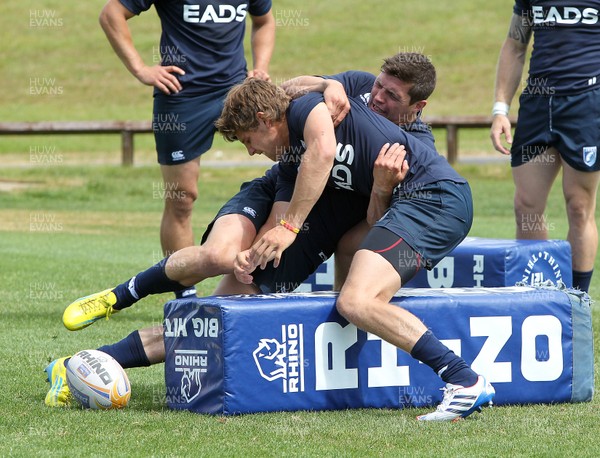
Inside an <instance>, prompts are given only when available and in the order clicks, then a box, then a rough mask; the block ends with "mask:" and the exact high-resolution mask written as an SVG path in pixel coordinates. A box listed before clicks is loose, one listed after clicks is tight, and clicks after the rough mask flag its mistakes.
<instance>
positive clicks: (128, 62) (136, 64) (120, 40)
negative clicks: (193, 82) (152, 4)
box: [99, 0, 185, 94]
mask: <svg viewBox="0 0 600 458" xmlns="http://www.w3.org/2000/svg"><path fill="white" fill-rule="evenodd" d="M133 16H135V15H134V14H133V13H132V12H131V11H129V10H128V9H127V8H125V7H124V6H123V5H122V4H121V2H119V0H108V2H107V3H106V5H104V8H103V9H102V11H101V12H100V17H99V21H100V26H101V27H102V30H104V33H105V34H106V37H107V38H108V41H109V42H110V44H111V46H112V48H113V49H114V51H115V53H116V54H117V56H119V59H121V61H122V62H123V64H124V65H125V67H126V68H127V70H129V72H130V73H131V74H132V75H133V76H135V77H136V78H137V79H138V80H139V81H140V82H142V83H144V84H146V85H148V86H154V87H156V88H158V89H159V90H161V91H162V92H164V93H165V94H170V93H176V92H179V91H180V90H181V89H182V87H181V83H180V82H179V80H178V79H177V77H176V76H175V75H174V73H177V74H180V75H183V74H184V73H185V72H184V71H183V70H182V69H181V68H179V67H176V66H174V65H170V66H165V67H163V66H161V65H154V66H151V67H149V66H147V65H146V64H145V63H144V61H143V60H142V58H141V56H140V54H139V53H138V51H137V50H136V48H135V46H134V44H133V39H132V37H131V31H130V30H129V26H128V25H127V21H128V20H129V19H131V18H132V17H133Z"/></svg>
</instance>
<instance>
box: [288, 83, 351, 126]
mask: <svg viewBox="0 0 600 458" xmlns="http://www.w3.org/2000/svg"><path fill="white" fill-rule="evenodd" d="M281 87H282V88H283V90H284V91H285V92H286V94H287V95H289V96H290V97H291V98H292V99H295V98H298V97H300V96H302V95H304V94H306V93H308V92H321V93H322V94H323V99H324V100H325V105H327V108H328V109H329V113H330V114H331V119H332V120H333V125H334V126H338V125H339V123H341V122H342V120H343V119H344V118H345V117H346V115H347V114H348V112H349V111H350V102H349V101H348V94H346V90H345V89H344V85H343V84H342V83H340V82H339V81H337V80H334V79H329V78H322V77H320V76H310V75H302V76H297V77H295V78H292V79H291V80H287V81H284V82H283V83H282V84H281Z"/></svg>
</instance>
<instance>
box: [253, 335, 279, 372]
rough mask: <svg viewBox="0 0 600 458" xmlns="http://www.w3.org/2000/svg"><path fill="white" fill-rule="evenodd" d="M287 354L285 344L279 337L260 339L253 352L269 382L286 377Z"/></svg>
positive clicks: (259, 369) (258, 365) (257, 364)
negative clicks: (280, 341) (278, 339)
mask: <svg viewBox="0 0 600 458" xmlns="http://www.w3.org/2000/svg"><path fill="white" fill-rule="evenodd" d="M285 355H286V352H285V345H284V344H281V343H279V341H277V339H260V341H259V343H258V347H257V348H256V350H254V352H253V353H252V356H254V362H255V363H256V367H257V368H258V371H259V372H260V375H261V377H262V378H264V379H265V380H268V381H269V382H272V381H273V380H277V379H278V378H285V377H286V372H287V371H286V364H285Z"/></svg>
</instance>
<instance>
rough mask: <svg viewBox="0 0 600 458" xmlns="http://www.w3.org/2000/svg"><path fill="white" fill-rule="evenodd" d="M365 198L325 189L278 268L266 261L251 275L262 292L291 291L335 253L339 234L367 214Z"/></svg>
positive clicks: (367, 202)
mask: <svg viewBox="0 0 600 458" xmlns="http://www.w3.org/2000/svg"><path fill="white" fill-rule="evenodd" d="M368 206H369V199H368V198H366V197H364V196H361V195H359V194H357V193H354V192H349V191H344V190H338V189H333V188H325V190H324V191H323V194H322V195H321V197H320V198H319V200H318V201H317V203H316V204H315V206H314V207H313V209H312V211H311V212H310V214H309V215H308V217H307V219H306V221H305V222H304V225H303V227H302V230H301V231H300V233H299V234H298V236H297V237H296V240H295V241H294V243H293V244H292V245H291V246H290V247H289V248H288V249H287V250H285V251H284V252H283V255H282V257H281V260H280V263H279V267H277V268H276V269H275V268H274V267H273V263H272V262H270V263H269V264H267V267H266V268H265V270H262V269H260V267H259V268H257V269H256V270H255V271H254V272H253V273H252V276H253V278H254V284H255V285H256V286H258V288H259V289H260V291H261V292H263V293H265V294H266V293H274V292H289V291H293V290H295V289H296V288H297V287H298V285H300V284H301V283H303V282H304V281H305V280H306V279H307V278H308V277H309V276H310V275H311V274H312V273H313V272H314V271H315V270H316V269H317V267H319V265H321V263H323V262H325V261H326V260H327V259H329V257H330V256H331V255H332V254H333V253H334V252H335V249H336V247H337V244H338V242H339V240H340V239H341V238H342V236H343V235H344V234H345V233H346V232H348V231H349V230H350V229H352V228H353V227H354V226H356V225H357V224H358V223H359V222H361V221H362V220H364V219H365V218H366V216H367V208H368Z"/></svg>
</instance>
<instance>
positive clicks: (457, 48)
mask: <svg viewBox="0 0 600 458" xmlns="http://www.w3.org/2000/svg"><path fill="white" fill-rule="evenodd" d="M103 3H104V0H91V1H88V2H77V3H75V2H61V1H59V0H45V1H44V2H41V3H40V2H34V1H31V0H24V1H17V0H6V1H3V2H2V4H1V5H0V42H1V43H2V44H3V51H2V53H0V66H1V67H2V69H3V81H4V84H2V85H0V120H2V121H41V120H102V119H124V120H125V119H132V120H142V119H149V118H150V112H151V103H152V101H151V92H152V91H151V89H150V88H148V87H144V86H141V85H140V84H139V83H137V81H135V80H134V79H133V78H132V77H131V76H130V75H129V74H128V73H127V72H126V71H125V70H124V68H123V67H122V65H121V63H120V62H119V61H118V59H117V58H116V56H115V55H114V54H113V52H112V50H110V48H109V45H108V43H107V41H106V39H105V38H104V36H103V34H102V31H101V30H100V28H99V26H98V25H97V15H98V12H99V10H100V8H101V7H102V5H103ZM512 3H513V2H512V0H496V1H494V2H488V1H483V0H454V1H452V2H439V1H432V0H422V1H419V2H416V1H414V2H397V1H391V0H384V1H381V2H365V1H360V0H346V1H344V2H342V1H341V0H332V1H328V2H323V1H317V0H307V1H305V2H294V1H292V0H281V1H279V0H275V2H274V5H275V6H274V13H275V15H276V18H278V19H279V25H278V29H277V33H278V37H277V49H276V54H275V56H274V58H273V62H272V67H271V74H272V76H273V79H274V80H275V81H280V80H284V79H287V78H289V77H292V76H295V75H297V74H303V73H310V74H313V73H317V74H319V73H334V72H338V71H342V70H346V69H361V70H367V71H372V72H377V70H378V68H379V65H380V63H381V59H382V58H383V57H385V56H387V55H390V54H393V53H395V52H397V51H411V50H413V51H420V52H422V53H424V54H426V55H428V56H430V57H431V59H432V61H433V63H434V64H435V65H436V67H437V69H438V75H439V82H438V86H437V89H436V92H435V93H434V95H433V97H432V98H431V100H430V104H429V105H428V107H427V113H429V114H431V115H469V114H488V113H489V111H490V107H491V103H492V92H493V83H494V81H493V80H494V71H495V65H496V59H497V55H498V50H499V47H500V44H501V42H502V40H503V38H504V36H505V34H506V29H507V26H508V19H509V16H510V11H511V10H510V8H511V5H512ZM290 17H296V18H300V19H301V20H300V21H299V22H298V23H297V24H296V25H292V24H290V23H289V22H287V23H286V22H285V21H286V18H287V19H289V18H290ZM131 27H132V29H133V33H134V38H135V41H136V45H137V46H138V49H139V50H140V52H141V53H142V55H143V56H144V57H145V58H146V59H147V61H149V62H150V61H152V60H153V58H154V56H155V48H156V46H157V43H158V41H157V40H158V30H159V24H158V21H157V19H156V17H155V15H154V14H145V15H142V16H140V17H139V18H136V19H134V20H132V21H131ZM39 88H41V89H42V92H54V94H51V93H48V94H43V93H41V94H36V93H35V92H36V90H37V89H39ZM32 89H33V93H32ZM44 89H46V91H44ZM515 108H516V107H515ZM513 109H514V108H513ZM436 136H437V139H438V144H440V145H443V141H444V139H443V136H441V135H440V134H439V133H436ZM119 148H120V146H119V138H118V136H69V137H0V161H2V164H3V165H2V166H0V314H1V319H0V361H1V362H2V364H0V380H1V381H2V383H3V385H4V387H5V388H4V391H3V393H4V394H3V396H1V397H0V416H1V420H0V425H1V430H2V440H1V441H0V456H128V457H129V456H190V455H193V456H227V457H230V456H389V457H392V456H394V457H396V456H422V457H437V456H443V457H446V456H448V457H454V456H490V457H495V456H510V457H513V456H527V457H530V456H539V457H546V456H550V457H563V456H573V457H588V456H589V457H596V456H600V445H598V442H597V439H596V437H597V431H598V407H599V397H598V395H595V396H594V399H593V401H592V402H590V403H585V404H560V405H554V406H548V405H535V406H520V407H519V406H515V407H498V408H494V409H492V410H489V409H487V410H485V411H484V414H483V415H474V416H472V417H471V418H470V419H469V420H468V421H464V422H460V423H457V424H421V423H417V422H416V421H415V420H414V417H415V415H417V414H419V413H422V412H423V410H415V409H411V410H404V411H397V410H385V409H381V410H375V409H364V410H353V411H337V412H295V413H278V414H259V415H246V416H240V417H227V418H222V417H213V416H203V415H195V414H190V413H185V412H174V411H170V410H168V409H167V408H166V405H165V402H164V374H163V367H162V366H161V365H158V366H154V367H151V368H144V369H132V370H129V371H128V374H129V377H130V380H131V382H132V387H133V396H132V400H131V404H130V406H129V407H128V408H127V409H125V410H123V411H118V412H117V411H114V412H112V411H111V412H91V411H82V410H79V409H75V408H72V409H58V410H56V409H48V408H46V407H45V406H44V403H43V399H44V395H45V393H46V391H47V389H48V384H47V383H46V382H45V379H44V375H45V374H44V373H43V371H42V370H43V368H44V366H45V365H46V364H47V363H48V362H49V361H51V360H52V359H54V358H56V357H59V356H63V355H67V354H71V353H73V352H75V351H77V350H80V349H83V348H96V347H98V346H100V345H102V344H105V343H110V342H114V341H116V340H119V339H121V338H122V337H124V336H125V335H127V334H128V333H130V332H131V331H133V330H134V329H138V328H140V327H145V326H150V325H153V324H159V323H161V321H162V315H163V310H162V306H163V304H164V303H165V302H166V301H167V300H168V299H170V298H171V296H170V295H161V296H154V297H151V298H147V299H145V300H144V301H143V302H142V303H141V304H139V305H138V306H136V307H134V308H132V309H130V310H128V311H127V312H125V313H121V314H119V315H117V316H115V317H114V319H111V320H110V321H109V322H104V321H103V322H100V323H97V324H96V325H94V326H92V327H90V328H88V329H86V330H84V331H82V332H78V333H69V332H68V331H66V330H65V329H64V327H63V326H62V324H61V321H60V317H61V314H62V311H63V309H64V307H65V306H66V305H67V304H68V303H69V302H70V301H71V300H73V299H74V298H77V297H79V296H81V295H83V294H86V293H90V292H93V291H97V290H100V289H101V288H105V287H109V286H112V285H114V284H115V283H116V282H119V281H122V280H124V279H126V278H128V277H129V276H131V275H132V274H134V273H136V272H137V271H139V270H140V269H142V268H145V267H146V266H149V265H150V264H153V263H155V262H157V261H158V260H160V259H161V258H162V255H161V252H160V244H159V241H158V224H159V221H160V215H161V211H162V196H161V179H160V174H159V170H158V167H156V166H155V165H154V153H153V140H152V137H151V136H149V135H140V136H137V137H136V164H137V166H136V167H132V168H122V167H119V166H117V165H115V164H118V162H119V157H120V156H119ZM461 155H487V156H489V157H494V158H496V157H497V153H493V152H492V151H491V147H490V145H489V140H488V139H487V132H484V131H481V132H473V133H465V134H463V133H462V132H461ZM239 157H243V153H242V152H241V149H240V148H237V147H236V146H235V145H227V144H225V143H224V142H223V141H222V140H220V139H218V138H217V139H216V143H215V148H214V149H213V151H211V152H210V153H208V156H207V159H209V160H215V161H219V160H224V159H228V158H239ZM459 170H460V171H461V172H462V173H463V174H464V175H465V176H466V177H467V178H469V180H470V183H471V186H472V188H473V191H474V197H475V211H476V213H475V214H476V218H475V221H474V225H473V229H472V231H471V235H473V236H482V237H497V238H512V237H513V235H514V229H513V227H514V225H513V222H512V218H513V217H512V192H513V186H512V181H511V178H510V171H509V167H508V165H507V163H506V162H504V163H502V164H495V165H493V164H492V165H489V164H488V165H481V166H474V165H465V164H462V165H459ZM261 172H262V169H261V168H257V167H256V166H252V167H251V166H249V167H248V168H237V169H220V168H203V170H202V176H201V180H200V196H201V197H200V199H199V201H198V203H197V206H196V212H195V215H194V226H195V231H196V236H197V237H198V236H199V235H200V234H201V232H202V231H203V229H204V227H205V226H206V224H207V223H208V222H209V221H210V219H212V217H213V215H214V214H215V212H216V211H217V210H218V208H219V207H220V206H221V204H222V203H223V202H224V201H225V200H226V199H227V198H228V197H230V196H231V195H233V193H234V192H236V190H237V189H238V187H239V184H240V182H242V181H244V180H245V179H248V178H251V177H254V176H257V175H259V174H260V173H261ZM547 222H548V226H549V227H550V228H551V233H550V236H551V237H552V238H564V237H565V235H566V231H567V227H566V222H565V216H564V205H563V203H562V196H561V192H560V190H559V189H558V188H557V189H555V190H554V191H553V193H552V196H551V200H550V203H549V208H548V215H547ZM599 268H600V265H599V264H598V263H597V265H596V271H597V272H600V270H599ZM215 284H216V281H215V280H211V281H207V282H205V283H203V284H202V285H200V289H199V293H200V294H203V295H208V294H210V293H211V291H212V289H213V287H214V285H215ZM599 293H600V283H599V282H598V274H597V275H596V278H595V280H594V282H593V285H592V290H591V294H592V297H598V294H599ZM599 324H600V323H599V320H598V318H597V316H595V317H594V325H595V327H596V328H598V325H599ZM595 340H596V342H595V343H596V346H597V345H598V337H597V333H596V339H595ZM596 379H597V380H598V376H596Z"/></svg>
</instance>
